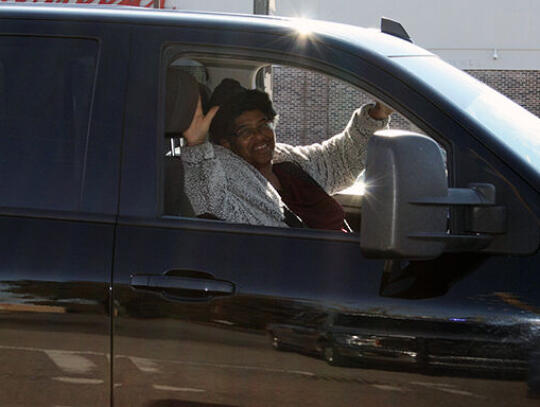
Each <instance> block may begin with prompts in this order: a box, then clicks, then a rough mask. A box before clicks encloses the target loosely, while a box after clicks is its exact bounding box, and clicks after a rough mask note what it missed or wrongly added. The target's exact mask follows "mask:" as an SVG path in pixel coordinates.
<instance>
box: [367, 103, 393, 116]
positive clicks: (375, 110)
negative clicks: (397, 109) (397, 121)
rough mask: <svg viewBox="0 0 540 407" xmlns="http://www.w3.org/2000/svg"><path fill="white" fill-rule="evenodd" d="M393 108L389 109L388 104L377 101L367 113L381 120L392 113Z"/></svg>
mask: <svg viewBox="0 0 540 407" xmlns="http://www.w3.org/2000/svg"><path fill="white" fill-rule="evenodd" d="M392 112H393V110H392V109H390V108H389V107H388V106H386V105H384V104H382V103H381V102H379V101H377V102H376V103H375V106H373V107H372V108H371V110H369V112H368V113H369V115H370V116H371V117H373V118H374V119H377V120H383V119H386V118H387V117H388V116H390V115H391V114H392Z"/></svg>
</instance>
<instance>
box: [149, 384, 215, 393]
mask: <svg viewBox="0 0 540 407" xmlns="http://www.w3.org/2000/svg"><path fill="white" fill-rule="evenodd" d="M152 387H153V388H154V389H156V390H166V391H187V392H192V393H204V392H206V390H203V389H194V388H191V387H173V386H162V385H159V384H153V385H152Z"/></svg>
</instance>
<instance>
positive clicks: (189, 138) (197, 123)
mask: <svg viewBox="0 0 540 407" xmlns="http://www.w3.org/2000/svg"><path fill="white" fill-rule="evenodd" d="M218 110H219V106H214V107H212V108H211V109H210V110H209V111H208V113H207V114H206V115H204V114H203V111H202V105H201V98H199V101H198V102H197V108H196V109H195V114H194V115H193V120H192V121H191V124H190V125H189V128H188V129H187V130H186V131H184V133H183V136H184V138H185V139H186V144H187V145H188V146H196V145H197V144H202V143H204V142H205V141H206V137H207V135H208V129H209V128H210V123H212V120H213V119H214V116H215V115H216V113H217V111H218Z"/></svg>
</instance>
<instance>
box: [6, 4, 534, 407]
mask: <svg viewBox="0 0 540 407" xmlns="http://www.w3.org/2000/svg"><path fill="white" fill-rule="evenodd" d="M308 25H309V31H308V30H305V27H306V25H305V24H300V23H299V22H298V21H296V20H293V19H284V18H270V17H258V16H257V17H255V16H236V15H226V14H199V13H182V12H173V11H150V10H138V9H129V8H108V9H107V8H98V7H69V6H51V5H42V6H32V5H17V4H14V5H4V6H2V7H0V143H1V144H0V151H1V155H0V242H1V244H0V250H1V255H0V361H1V363H0V405H2V406H77V407H78V406H113V405H115V406H154V407H158V406H201V407H202V406H223V407H224V406H247V405H250V406H299V405H306V406H353V405H366V406H415V407H418V406H433V405H438V406H452V407H455V406H461V405H467V406H489V407H495V406H524V407H526V406H537V405H538V397H539V395H540V377H539V374H540V373H539V371H540V365H539V360H540V358H539V356H538V355H539V352H540V254H539V244H540V119H539V118H538V117H536V116H534V115H532V114H530V113H528V112H527V111H525V110H524V109H522V108H520V107H519V106H517V105H516V104H514V103H513V102H511V101H510V100H508V99H506V98H505V97H503V96H502V95H500V94H498V93H497V92H495V91H494V90H492V89H490V88H488V87H487V86H485V85H483V84H481V83H479V82H477V81H476V80H474V79H472V78H471V77H469V76H468V75H466V74H465V73H463V72H461V71H459V70H457V69H455V68H453V67H451V66H450V65H448V64H446V63H445V62H443V61H442V60H440V59H439V58H438V57H437V56H435V55H432V54H431V53H429V52H428V51H426V50H424V49H422V48H420V47H417V46H415V45H414V44H412V43H411V42H410V41H407V38H406V35H404V34H403V32H402V31H401V30H398V29H386V28H385V29H383V30H382V32H381V31H379V30H373V29H369V30H366V29H361V28H357V27H351V26H346V25H339V24H332V23H325V22H309V23H308ZM390 26H393V25H392V24H390ZM298 28H302V29H301V30H299V29H298ZM400 36H401V37H405V38H400ZM287 69H289V70H302V71H303V72H307V73H306V75H308V76H309V75H323V76H324V77H325V78H328V81H329V82H328V83H330V84H332V86H333V88H332V92H333V93H332V94H331V95H330V96H332V95H338V96H339V97H341V99H340V98H338V97H336V98H334V97H333V96H332V97H330V96H329V97H328V99H327V101H326V103H325V104H324V106H322V107H321V106H319V105H316V104H313V108H312V114H314V115H318V114H324V115H327V116H326V117H329V118H332V119H333V118H336V117H340V118H341V117H342V118H343V120H345V122H344V124H346V120H347V119H348V117H349V116H350V114H351V111H348V110H346V109H345V108H343V106H342V105H341V104H340V103H341V102H339V101H341V100H343V98H344V97H345V96H346V95H357V94H359V93H354V92H363V93H362V94H367V96H366V97H367V98H368V99H377V100H380V101H382V102H383V103H385V104H386V105H388V106H390V107H391V108H393V109H394V110H395V112H396V113H395V114H394V116H396V117H398V116H399V117H403V118H404V120H401V119H399V120H397V119H396V120H394V122H393V124H391V128H392V129H391V130H385V131H382V132H379V133H376V134H375V135H374V136H373V137H371V139H370V141H369V143H368V145H367V146H366V149H367V166H366V171H365V174H364V176H363V179H362V180H361V181H362V182H363V185H364V191H363V193H357V192H351V190H345V191H342V193H340V194H337V195H336V199H337V200H338V201H339V202H340V203H341V204H342V206H343V208H344V210H345V212H346V216H347V219H348V220H349V221H350V222H349V223H350V225H351V229H352V233H341V232H332V231H323V230H315V229H307V228H299V229H293V228H279V227H267V226H253V225H244V224H231V223H226V222H222V221H220V220H216V219H201V218H198V217H195V216H193V215H194V213H193V210H192V208H191V207H190V202H189V199H187V198H186V195H185V191H184V187H185V185H184V182H183V176H182V172H183V166H182V150H183V148H184V147H183V145H182V142H181V141H180V140H178V135H176V134H173V135H171V134H168V133H167V132H166V124H165V122H166V117H165V99H166V98H165V96H166V94H167V93H168V92H171V91H172V90H171V89H170V88H168V87H167V83H168V81H167V78H169V77H170V75H174V72H175V71H178V70H181V71H185V72H189V73H190V74H192V75H193V77H195V78H196V79H197V81H198V82H199V84H200V85H201V89H204V90H205V91H207V92H211V91H212V90H213V89H214V88H215V87H216V85H217V84H218V83H220V81H221V80H222V79H224V78H234V79H236V80H237V81H239V82H240V83H241V84H242V85H243V86H245V87H249V88H255V87H258V88H260V89H266V90H268V91H272V90H274V96H276V95H277V89H278V88H279V89H285V90H286V89H289V88H290V83H287V82H280V81H282V78H281V77H280V75H277V74H276V73H277V72H282V71H283V70H287ZM272 73H273V74H272ZM306 77H307V76H306ZM280 78H281V79H280ZM175 89H179V91H180V92H181V91H182V83H178V84H176V85H175ZM346 89H352V90H350V92H352V93H347V92H349V90H346ZM296 96H298V97H300V96H299V95H296ZM276 97H277V96H276ZM347 97H348V96H347ZM285 99H286V100H282V101H281V102H283V103H286V106H288V107H287V109H283V111H282V112H280V114H281V116H282V122H283V123H284V124H283V125H285V124H286V122H289V123H290V122H291V121H294V120H293V119H291V118H289V119H288V117H289V116H287V114H289V113H291V111H293V110H294V109H295V103H296V102H295V100H296V99H295V95H294V94H293V95H289V96H288V97H287V98H285ZM362 100H363V99H362V97H360V96H358V97H357V96H354V98H353V101H352V102H351V103H353V104H357V105H360V104H361V103H362ZM320 109H323V110H320ZM321 112H323V113H321ZM178 114H182V112H178ZM405 120H406V121H405ZM403 123H406V124H403ZM280 126H282V124H280V125H279V126H278V129H277V132H278V137H282V135H281V134H280V130H279V129H280ZM308 130H309V129H308ZM283 137H285V135H283ZM441 152H442V154H441ZM359 182H360V181H359ZM272 345H274V346H272ZM273 347H274V348H277V349H278V350H284V351H283V352H281V351H280V352H277V351H276V350H275V349H273ZM324 359H326V361H325V360H324ZM326 362H330V364H329V363H326Z"/></svg>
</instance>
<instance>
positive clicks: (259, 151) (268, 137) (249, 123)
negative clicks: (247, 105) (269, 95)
mask: <svg viewBox="0 0 540 407" xmlns="http://www.w3.org/2000/svg"><path fill="white" fill-rule="evenodd" d="M234 132H235V134H236V136H234V137H232V138H231V139H229V140H226V139H223V140H222V141H221V144H222V145H223V146H224V147H226V148H228V149H229V150H231V151H233V152H234V153H236V154H238V155H239V156H240V157H242V158H243V159H244V160H246V161H247V162H248V163H250V164H251V165H253V166H254V167H255V168H258V169H260V168H262V167H265V166H268V165H270V164H271V163H272V158H273V156H274V148H275V146H276V135H275V133H274V128H273V123H272V121H271V120H270V119H269V118H268V117H267V116H266V115H265V114H264V113H262V112H261V111H260V110H247V111H245V112H243V113H242V114H241V115H240V116H238V117H237V118H236V120H235V121H234Z"/></svg>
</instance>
